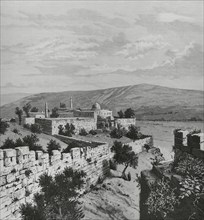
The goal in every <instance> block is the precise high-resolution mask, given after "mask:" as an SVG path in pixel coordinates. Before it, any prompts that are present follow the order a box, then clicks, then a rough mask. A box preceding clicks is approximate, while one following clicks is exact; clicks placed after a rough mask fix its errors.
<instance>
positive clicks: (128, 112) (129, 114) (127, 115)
mask: <svg viewBox="0 0 204 220" xmlns="http://www.w3.org/2000/svg"><path fill="white" fill-rule="evenodd" d="M124 115H125V118H134V117H135V112H134V110H133V109H131V108H128V109H126V110H125V112H124Z"/></svg>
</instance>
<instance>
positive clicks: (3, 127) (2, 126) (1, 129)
mask: <svg viewBox="0 0 204 220" xmlns="http://www.w3.org/2000/svg"><path fill="white" fill-rule="evenodd" d="M8 127H9V124H8V123H7V122H5V121H2V119H0V133H1V134H4V133H5V132H6V131H7V128H8Z"/></svg>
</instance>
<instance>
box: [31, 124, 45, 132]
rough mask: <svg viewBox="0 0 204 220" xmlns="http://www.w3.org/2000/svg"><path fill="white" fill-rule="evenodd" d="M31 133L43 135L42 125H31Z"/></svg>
mask: <svg viewBox="0 0 204 220" xmlns="http://www.w3.org/2000/svg"><path fill="white" fill-rule="evenodd" d="M30 131H31V132H32V133H37V134H41V133H42V127H41V125H40V124H38V123H35V124H31V126H30Z"/></svg>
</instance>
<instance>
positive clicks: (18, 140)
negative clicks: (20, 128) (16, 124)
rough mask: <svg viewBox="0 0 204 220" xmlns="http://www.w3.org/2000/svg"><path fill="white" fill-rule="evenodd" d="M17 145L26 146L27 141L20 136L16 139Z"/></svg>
mask: <svg viewBox="0 0 204 220" xmlns="http://www.w3.org/2000/svg"><path fill="white" fill-rule="evenodd" d="M15 146H16V147H21V146H25V143H24V142H23V141H22V140H21V139H20V138H18V139H17V140H16V143H15Z"/></svg>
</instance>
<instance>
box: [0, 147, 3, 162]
mask: <svg viewBox="0 0 204 220" xmlns="http://www.w3.org/2000/svg"><path fill="white" fill-rule="evenodd" d="M3 159H4V152H3V150H2V149H0V160H3Z"/></svg>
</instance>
